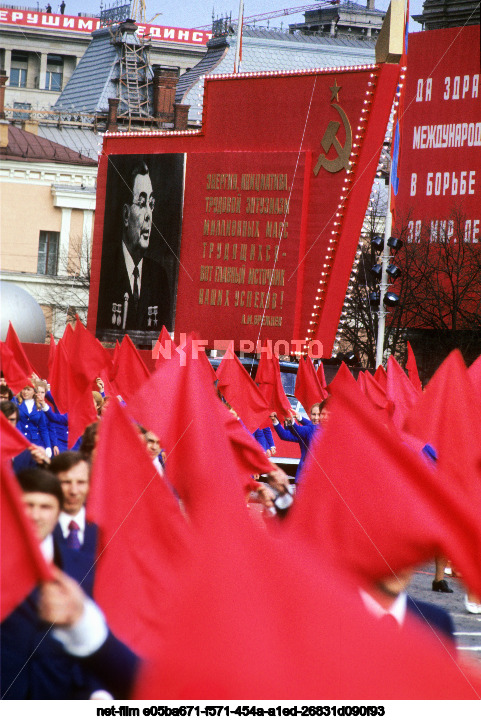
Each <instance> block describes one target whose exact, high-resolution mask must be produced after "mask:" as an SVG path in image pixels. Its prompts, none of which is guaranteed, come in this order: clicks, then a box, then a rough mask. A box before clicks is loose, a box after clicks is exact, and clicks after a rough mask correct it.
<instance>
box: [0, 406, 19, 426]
mask: <svg viewBox="0 0 481 721" xmlns="http://www.w3.org/2000/svg"><path fill="white" fill-rule="evenodd" d="M0 411H1V412H2V413H3V415H4V416H5V417H6V418H8V416H11V415H12V413H16V414H17V421H18V416H19V410H18V406H17V405H16V403H14V402H13V401H2V402H1V403H0Z"/></svg>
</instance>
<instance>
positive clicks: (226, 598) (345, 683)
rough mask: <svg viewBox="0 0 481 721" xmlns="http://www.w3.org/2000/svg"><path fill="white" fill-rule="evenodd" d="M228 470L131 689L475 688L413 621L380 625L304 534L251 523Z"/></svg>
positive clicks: (351, 691) (343, 691) (315, 694)
mask: <svg viewBox="0 0 481 721" xmlns="http://www.w3.org/2000/svg"><path fill="white" fill-rule="evenodd" d="M223 470H224V469H223ZM231 472H232V469H227V473H224V472H222V473H220V474H218V476H217V479H216V481H218V482H216V490H217V497H218V503H217V505H216V510H217V513H215V514H213V515H212V516H210V518H209V522H208V523H202V524H199V525H198V533H196V535H195V537H194V543H195V547H192V549H191V551H192V562H191V563H189V564H188V565H187V567H186V569H185V571H184V572H183V574H182V580H183V585H180V583H179V585H178V586H177V587H172V588H171V589H170V593H171V594H172V595H173V596H174V597H175V604H173V606H172V609H171V612H170V615H169V618H168V623H167V624H166V626H165V628H163V629H162V630H163V636H162V644H161V647H160V648H158V649H157V650H156V651H157V653H156V658H155V659H154V661H153V663H151V664H145V665H144V666H143V668H142V671H141V675H140V679H139V683H138V686H137V689H136V694H135V697H136V698H139V699H158V698H175V699H192V698H198V699H212V698H215V699H246V698H252V697H253V698H256V699H273V698H274V699H278V698H282V699H293V700H294V699H306V698H307V699H319V698H327V697H331V696H334V697H335V698H340V699H347V698H353V697H355V698H361V699H365V698H393V699H397V698H409V699H412V698H425V697H426V695H427V696H428V697H434V698H440V697H454V698H461V697H463V698H465V697H473V698H475V697H476V694H477V693H478V692H479V688H480V685H481V684H480V679H479V678H478V677H477V676H476V675H475V674H474V672H473V671H471V672H468V674H467V675H466V670H465V669H464V668H463V670H462V673H460V671H459V666H458V665H457V663H456V664H453V663H452V660H451V658H450V656H449V654H446V653H440V652H439V643H435V642H433V639H432V638H431V637H430V635H429V634H426V633H424V634H423V633H422V631H420V630H419V629H416V630H414V629H413V627H410V628H409V627H406V629H405V631H403V633H402V634H396V638H395V635H394V633H393V634H392V635H390V634H389V633H388V634H387V635H385V632H384V631H383V630H382V629H380V628H379V627H378V624H377V623H376V621H375V620H374V619H373V618H371V617H370V616H369V614H368V612H367V611H366V610H365V608H364V607H363V605H362V602H361V600H360V597H359V594H358V592H357V589H354V588H353V586H352V584H351V583H349V584H348V581H347V580H346V578H343V577H342V576H341V575H340V573H339V571H338V570H336V569H335V568H334V567H332V566H331V565H330V564H328V563H327V562H326V560H325V559H324V560H323V562H322V563H319V561H318V556H317V557H316V556H315V555H314V554H313V553H312V546H311V547H309V545H308V543H310V542H309V541H308V542H307V543H306V544H305V545H302V544H300V543H299V541H298V539H294V538H293V537H292V536H289V537H286V536H284V537H282V536H281V537H279V538H277V539H276V540H275V541H274V540H273V539H272V538H270V537H269V536H268V535H267V534H266V533H263V532H262V531H261V529H259V528H257V527H256V526H254V525H253V524H252V523H251V522H250V520H249V518H248V517H247V516H246V514H245V513H243V509H242V506H241V505H240V500H239V499H238V498H234V500H236V501H237V504H233V503H232V501H233V494H232V492H231V487H230V483H229V476H230V473H231ZM192 480H193V481H195V478H194V479H192ZM205 502H207V503H208V502H211V501H209V499H208V498H206V499H205ZM317 510H318V511H319V508H318V509H317ZM320 522H321V523H322V514H321V519H320ZM300 609H302V613H300V612H299V610H300ZM266 618H268V619H269V622H268V623H266ZM293 619H295V620H293ZM319 639H322V643H320V642H319ZM366 639H369V642H368V643H366ZM152 643H153V645H154V644H156V643H158V639H157V638H156V637H155V636H154V637H153V639H152ZM394 647H395V653H394V652H393V648H394ZM346 648H348V652H346ZM274 668H275V669H276V671H275V673H273V672H272V670H273V669H274Z"/></svg>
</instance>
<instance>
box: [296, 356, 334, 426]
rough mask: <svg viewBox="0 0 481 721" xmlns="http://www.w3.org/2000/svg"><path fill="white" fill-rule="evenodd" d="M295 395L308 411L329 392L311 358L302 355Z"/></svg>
mask: <svg viewBox="0 0 481 721" xmlns="http://www.w3.org/2000/svg"><path fill="white" fill-rule="evenodd" d="M294 395H295V397H296V398H297V400H298V401H300V402H301V403H302V405H303V406H304V408H305V409H306V411H308V412H309V410H310V409H311V408H312V406H313V405H314V403H320V402H321V401H323V400H324V399H325V398H327V395H328V394H327V393H326V392H325V391H324V390H323V389H322V387H321V384H320V382H319V378H318V377H317V375H316V371H315V370H314V366H313V364H312V361H311V359H310V358H303V357H302V356H301V357H300V359H299V367H298V369H297V375H296V386H295V389H294Z"/></svg>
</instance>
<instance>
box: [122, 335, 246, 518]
mask: <svg viewBox="0 0 481 721" xmlns="http://www.w3.org/2000/svg"><path fill="white" fill-rule="evenodd" d="M176 356H177V354H176ZM160 398H161V399H162V411H161V412H160V411H159V399H160ZM127 410H128V412H129V413H130V415H131V416H132V417H133V418H135V419H136V420H137V421H138V422H139V423H141V424H142V425H144V426H145V427H146V428H149V429H151V430H153V431H154V432H155V433H156V434H157V435H158V436H159V438H160V439H161V442H162V445H163V447H164V448H165V449H166V452H167V463H166V470H167V475H168V478H169V480H170V481H171V483H172V484H173V485H174V487H175V488H176V490H177V491H178V492H179V494H180V496H181V498H182V500H183V502H184V504H185V506H186V508H187V509H188V512H189V515H190V516H191V517H194V516H195V515H196V513H197V512H206V510H208V511H209V512H211V513H215V512H216V508H217V489H216V484H217V482H218V478H219V475H222V476H223V475H224V474H226V473H230V469H231V468H232V466H234V467H235V460H234V456H233V450H232V448H231V445H230V442H229V440H228V437H227V434H226V432H225V412H226V411H225V409H223V408H222V404H221V403H220V401H219V399H218V398H217V395H216V393H215V390H214V388H213V385H212V383H211V377H210V373H209V372H208V371H207V369H206V368H205V365H204V364H203V363H200V362H199V360H195V359H194V358H193V353H192V346H191V341H189V342H188V343H187V344H186V347H185V363H184V364H182V363H181V362H179V358H177V357H174V358H172V359H171V360H165V361H164V363H162V364H161V366H160V367H159V368H158V369H157V370H156V371H155V373H153V374H152V375H151V376H150V378H149V379H148V380H147V381H146V383H144V384H143V386H142V388H140V390H139V391H138V392H137V393H136V394H135V396H133V398H131V399H130V401H129V403H128V404H127ZM238 475H239V474H238V473H237V470H235V471H234V473H233V474H231V475H230V476H229V478H230V481H229V483H230V489H231V491H230V492H231V495H232V496H237V494H238V495H239V497H240V498H242V499H243V481H242V480H239V479H238V482H236V480H235V479H236V477H238ZM236 489H237V490H236ZM206 498H207V499H208V502H206V500H205V499H206Z"/></svg>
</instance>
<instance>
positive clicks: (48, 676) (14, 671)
mask: <svg viewBox="0 0 481 721" xmlns="http://www.w3.org/2000/svg"><path fill="white" fill-rule="evenodd" d="M54 548H55V557H54V561H55V564H56V565H57V566H58V567H59V568H61V569H62V570H63V571H65V573H68V575H69V576H72V578H74V579H75V580H76V581H78V582H79V581H81V578H79V577H78V576H77V573H78V572H79V571H80V572H81V573H82V570H81V569H80V567H79V565H78V563H77V559H76V558H75V556H74V555H73V554H78V553H79V552H78V551H72V550H70V549H68V548H66V547H63V548H62V547H59V546H58V544H56V542H55V539H54ZM37 602H38V589H35V590H34V591H32V593H31V594H30V595H29V596H28V597H27V598H26V599H25V600H24V601H23V602H22V603H21V604H20V605H19V606H17V608H16V609H15V610H14V611H13V612H12V613H11V614H10V616H8V617H7V618H6V619H5V620H4V621H3V623H2V625H1V642H2V654H1V689H0V693H1V696H2V698H6V699H56V700H64V699H87V698H89V696H90V695H91V693H92V692H93V691H95V690H96V689H99V688H102V687H103V686H102V684H101V683H100V682H99V681H98V680H97V679H96V678H94V676H93V675H92V674H91V673H90V672H86V671H85V669H84V668H83V666H82V663H81V662H79V659H76V658H74V657H72V656H69V655H68V654H67V653H66V652H65V651H64V649H63V646H62V644H61V643H59V641H57V640H56V639H55V638H54V637H53V635H52V633H51V627H50V624H48V623H45V622H44V621H42V620H41V619H40V618H39V616H38V613H37Z"/></svg>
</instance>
